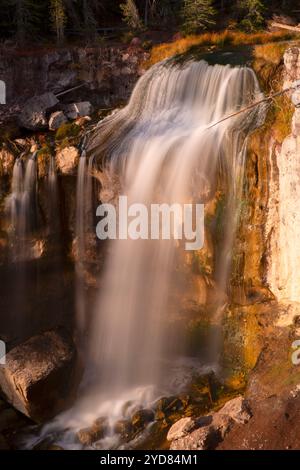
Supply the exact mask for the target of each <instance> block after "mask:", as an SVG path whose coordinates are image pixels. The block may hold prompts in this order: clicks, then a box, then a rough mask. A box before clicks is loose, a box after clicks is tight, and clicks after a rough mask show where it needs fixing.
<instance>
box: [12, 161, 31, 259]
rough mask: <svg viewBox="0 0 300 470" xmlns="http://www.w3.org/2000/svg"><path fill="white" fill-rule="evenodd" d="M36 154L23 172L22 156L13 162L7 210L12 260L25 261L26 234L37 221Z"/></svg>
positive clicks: (28, 249)
mask: <svg viewBox="0 0 300 470" xmlns="http://www.w3.org/2000/svg"><path fill="white" fill-rule="evenodd" d="M36 173H37V168H36V155H35V154H34V155H32V156H30V157H29V159H28V160H27V164H26V168H25V173H24V167H23V161H22V156H21V157H20V158H18V159H17V160H16V162H15V165H14V169H13V178H12V188H11V195H10V197H9V198H8V201H7V210H8V212H9V213H10V222H11V230H10V232H11V249H12V258H13V260H14V261H25V260H26V259H27V258H29V257H30V247H29V245H28V235H29V234H30V233H31V232H32V231H33V230H34V229H35V227H36V222H37V206H36V183H37V174H36Z"/></svg>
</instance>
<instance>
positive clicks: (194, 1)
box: [0, 0, 297, 44]
mask: <svg viewBox="0 0 300 470" xmlns="http://www.w3.org/2000/svg"><path fill="white" fill-rule="evenodd" d="M294 3H295V2H294V1H293V0H274V1H272V2H268V1H267V0H159V1H157V0H40V1H39V2H34V1H33V0H0V9H1V19H0V38H1V37H2V38H4V39H6V38H12V39H13V40H17V42H18V43H19V44H24V43H26V42H29V43H32V42H34V41H35V42H36V43H39V44H40V43H41V42H45V41H46V42H47V41H53V39H54V38H55V37H56V40H57V41H58V42H60V43H61V42H63V41H64V39H65V38H67V39H68V40H74V38H77V37H79V38H81V40H84V41H87V40H88V41H95V40H99V39H103V35H104V34H105V35H107V34H109V35H108V36H107V38H111V37H112V36H113V37H119V38H120V37H121V36H122V34H124V32H125V31H126V29H127V30H129V31H131V32H132V33H135V34H136V33H140V32H141V31H145V30H147V29H148V30H159V31H166V32H167V34H174V32H176V31H181V32H182V33H185V34H191V33H202V32H203V31H204V30H206V29H216V30H220V29H224V28H228V27H230V28H232V27H235V28H238V29H241V30H244V31H247V32H255V31H257V30H261V29H263V28H264V26H265V23H266V21H267V19H268V18H271V17H272V15H273V14H274V13H275V14H280V15H282V14H288V15H291V16H292V17H293V20H294V21H296V23H297V20H296V15H297V10H295V4H294ZM124 30H125V31H124ZM111 35H112V36H111Z"/></svg>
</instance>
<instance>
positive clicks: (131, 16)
mask: <svg viewBox="0 0 300 470" xmlns="http://www.w3.org/2000/svg"><path fill="white" fill-rule="evenodd" d="M120 8H121V11H122V13H123V20H124V21H125V23H127V25H128V26H129V28H130V29H131V30H133V31H139V30H141V29H142V28H143V23H142V20H141V17H140V14H139V11H138V9H137V6H136V4H135V3H134V0H126V2H125V3H122V4H121V5H120Z"/></svg>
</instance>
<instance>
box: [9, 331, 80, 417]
mask: <svg viewBox="0 0 300 470" xmlns="http://www.w3.org/2000/svg"><path fill="white" fill-rule="evenodd" d="M75 382H76V350H75V346H74V344H73V341H72V339H71V338H70V337H69V335H68V334H67V333H66V332H65V331H62V330H53V331H48V332H46V333H43V334H41V335H38V336H35V337H33V338H31V339H29V340H28V341H26V342H25V343H23V344H21V345H19V346H17V347H16V348H14V349H12V350H11V351H10V352H9V353H8V354H7V357H6V365H5V366H2V367H0V388H1V390H2V393H3V394H4V395H5V397H6V399H7V401H8V402H9V403H11V404H12V405H13V406H14V407H15V408H16V409H17V410H19V411H21V412H22V413H23V414H25V415H26V416H28V417H30V418H31V419H33V420H34V421H36V422H43V421H44V420H46V419H48V418H50V417H52V416H54V415H55V414H56V413H58V412H59V411H61V410H63V409H64V408H65V407H66V406H67V405H68V404H70V401H71V400H72V396H73V391H74V385H75Z"/></svg>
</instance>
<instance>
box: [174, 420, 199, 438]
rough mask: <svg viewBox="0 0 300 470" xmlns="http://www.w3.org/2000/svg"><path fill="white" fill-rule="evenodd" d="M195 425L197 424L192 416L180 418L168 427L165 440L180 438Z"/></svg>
mask: <svg viewBox="0 0 300 470" xmlns="http://www.w3.org/2000/svg"><path fill="white" fill-rule="evenodd" d="M196 427H197V425H196V423H195V420H194V419H193V418H190V417H189V418H182V419H180V420H179V421H177V422H176V423H175V424H173V426H172V427H171V428H170V430H169V432H168V435H167V440H168V441H175V440H176V439H181V438H182V437H185V436H186V435H187V434H190V433H191V432H192V431H193V430H194V429H195V428H196Z"/></svg>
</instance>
